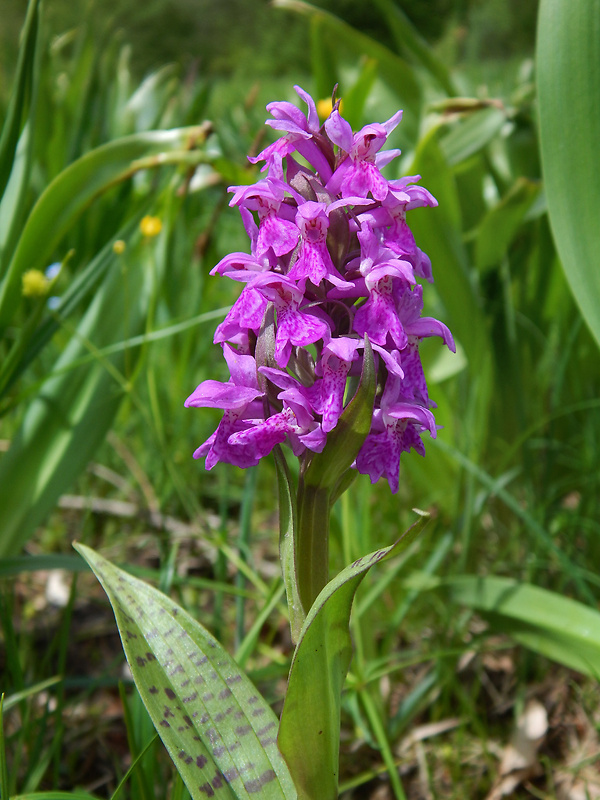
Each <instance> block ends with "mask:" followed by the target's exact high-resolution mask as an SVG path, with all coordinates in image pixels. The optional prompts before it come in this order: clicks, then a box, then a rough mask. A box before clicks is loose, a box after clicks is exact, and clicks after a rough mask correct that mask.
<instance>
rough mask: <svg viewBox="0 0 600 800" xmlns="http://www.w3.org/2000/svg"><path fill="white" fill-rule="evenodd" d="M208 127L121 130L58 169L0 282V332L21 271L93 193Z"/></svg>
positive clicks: (162, 158) (40, 265) (37, 263)
mask: <svg viewBox="0 0 600 800" xmlns="http://www.w3.org/2000/svg"><path fill="white" fill-rule="evenodd" d="M208 130H209V129H208V127H207V126H195V127H190V128H177V129H174V130H170V131H150V132H147V133H140V134H135V135H133V136H126V137H124V138H122V139H117V140H116V141H113V142H109V143H108V144H105V145H102V146H101V147H98V148H96V149H95V150H92V151H91V152H89V153H86V155H84V156H82V157H81V158H79V159H78V160H77V161H75V162H74V163H73V164H70V165H69V166H68V167H67V168H66V169H65V170H63V171H62V172H61V173H60V174H59V175H58V176H57V177H56V178H55V179H54V180H53V181H52V183H51V184H50V185H49V186H48V187H47V188H46V190H45V191H44V192H43V194H42V195H41V196H40V198H39V199H38V201H37V203H36V204H35V206H34V208H33V210H32V212H31V214H30V216H29V218H28V220H27V223H26V224H25V228H24V229H23V233H22V234H21V238H20V239H19V242H18V244H17V247H16V250H15V253H14V256H13V258H12V261H11V263H10V265H9V268H8V271H7V274H6V277H5V280H4V282H3V283H2V285H1V286H0V333H1V332H2V331H3V330H4V328H5V327H6V325H8V324H9V323H10V321H11V319H12V318H13V315H14V313H15V311H16V308H17V306H18V302H19V300H20V295H21V275H22V273H23V272H24V271H25V270H26V269H36V268H37V269H42V270H43V269H44V268H45V267H46V266H47V262H48V259H49V258H50V256H51V254H52V252H53V250H54V248H55V247H56V245H57V244H58V242H59V241H60V240H61V238H62V237H63V236H64V234H65V233H66V232H67V231H68V230H69V228H70V227H71V225H72V224H73V223H74V221H75V219H76V218H77V216H78V215H79V214H80V213H81V211H83V209H84V208H85V207H86V206H87V205H88V204H89V203H90V202H91V201H92V200H93V199H94V198H95V197H96V196H97V195H98V194H100V193H101V192H103V191H105V190H106V189H108V188H109V187H110V186H113V185H114V184H115V183H118V182H119V181H122V180H125V179H126V178H128V177H131V175H133V173H134V172H136V171H137V170H138V169H141V168H144V167H152V166H159V165H160V164H162V163H165V162H166V161H167V154H168V153H169V152H170V151H175V152H178V151H181V150H185V149H186V148H187V147H188V146H190V145H191V144H192V143H195V142H202V141H204V139H205V138H206V135H207V133H208ZM184 155H185V154H181V160H182V161H183V160H184Z"/></svg>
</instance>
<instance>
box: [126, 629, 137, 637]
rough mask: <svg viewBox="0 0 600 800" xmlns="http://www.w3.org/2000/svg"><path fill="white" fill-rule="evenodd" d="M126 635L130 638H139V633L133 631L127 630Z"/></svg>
mask: <svg viewBox="0 0 600 800" xmlns="http://www.w3.org/2000/svg"><path fill="white" fill-rule="evenodd" d="M125 636H127V638H128V639H137V633H133V632H132V631H128V630H125Z"/></svg>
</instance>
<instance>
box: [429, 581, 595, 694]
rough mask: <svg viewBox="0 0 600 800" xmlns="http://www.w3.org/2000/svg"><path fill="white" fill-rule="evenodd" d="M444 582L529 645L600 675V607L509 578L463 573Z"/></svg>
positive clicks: (457, 598) (455, 595)
mask: <svg viewBox="0 0 600 800" xmlns="http://www.w3.org/2000/svg"><path fill="white" fill-rule="evenodd" d="M440 585H441V586H442V587H447V588H448V589H449V591H450V596H451V598H452V600H453V601H454V602H456V603H460V604H461V605H466V606H468V607H469V608H473V609H476V610H477V611H479V612H480V613H482V614H484V615H485V616H486V617H488V618H489V619H490V622H491V624H492V626H493V627H495V628H500V629H501V630H503V631H505V632H507V633H509V634H510V635H511V636H512V637H513V638H514V639H516V641H518V642H520V643H521V644H523V645H525V646H526V647H529V648H530V649H531V650H534V651H536V652H538V653H541V654H542V655H544V656H547V657H548V658H551V659H553V660H554V661H558V662H559V663H561V664H564V665H565V666H567V667H570V668H571V669H576V670H579V672H582V673H583V674H584V675H589V676H590V677H593V678H600V613H599V612H598V611H596V610H595V609H593V608H589V607H588V606H585V605H584V604H583V603H579V602H577V601H576V600H571V599H569V598H568V597H564V596H563V595H561V594H557V593H555V592H550V591H548V590H547V589H540V588H538V587H537V586H532V585H530V584H527V583H519V582H518V581H515V580H512V579H511V578H496V577H493V576H488V577H485V578H480V577H477V576H471V575H465V576H462V575H459V576H456V577H453V578H447V579H444V580H443V581H441V582H440Z"/></svg>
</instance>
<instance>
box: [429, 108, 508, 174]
mask: <svg viewBox="0 0 600 800" xmlns="http://www.w3.org/2000/svg"><path fill="white" fill-rule="evenodd" d="M505 122H506V112H505V111H504V110H503V109H500V108H497V107H496V106H490V107H489V108H482V109H477V110H475V111H473V112H470V113H468V114H467V116H466V118H465V119H463V120H461V121H460V122H458V123H456V124H455V125H454V126H453V127H452V128H451V129H450V130H449V132H448V133H447V134H446V135H445V136H444V137H443V138H442V139H441V141H440V146H441V148H442V153H443V154H444V157H445V158H446V160H447V162H448V164H449V165H450V166H452V167H454V166H456V164H460V163H461V161H466V159H467V158H470V157H471V156H472V155H474V154H475V153H477V152H479V150H482V149H483V148H484V147H486V145H488V144H489V143H490V142H491V141H492V139H493V138H494V137H495V136H497V135H498V133H499V132H500V129H501V128H502V126H503V125H504V123H505Z"/></svg>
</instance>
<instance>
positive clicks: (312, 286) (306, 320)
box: [186, 86, 454, 492]
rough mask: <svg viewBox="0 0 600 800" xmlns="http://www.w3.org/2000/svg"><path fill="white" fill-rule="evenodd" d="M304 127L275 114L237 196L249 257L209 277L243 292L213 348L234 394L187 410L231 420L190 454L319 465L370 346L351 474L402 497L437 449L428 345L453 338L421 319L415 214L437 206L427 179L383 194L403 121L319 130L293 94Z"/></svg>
mask: <svg viewBox="0 0 600 800" xmlns="http://www.w3.org/2000/svg"><path fill="white" fill-rule="evenodd" d="M295 89H296V92H297V93H298V95H299V96H300V98H301V99H302V100H303V101H304V102H305V103H306V105H307V107H308V115H305V114H304V113H303V112H302V111H301V110H300V109H299V108H297V107H296V106H295V105H293V104H291V103H287V102H277V103H270V104H269V105H268V106H267V110H268V111H269V112H270V113H271V115H272V116H273V119H270V120H268V121H267V125H270V126H271V127H272V128H274V129H276V130H278V131H282V132H283V136H281V137H280V138H279V139H278V140H277V141H275V142H274V143H273V144H271V145H269V146H268V147H267V148H266V149H265V150H263V151H262V153H260V154H259V155H258V156H256V158H250V161H251V162H252V163H257V162H265V163H264V166H263V168H262V171H263V172H265V171H266V176H265V177H264V178H263V179H262V180H259V181H258V182H257V183H255V184H254V185H252V186H235V187H231V189H230V191H233V198H232V199H231V202H230V205H232V206H238V207H239V209H240V213H241V216H242V220H243V223H244V226H245V229H246V232H247V234H248V236H249V239H250V243H251V248H250V253H249V254H248V253H231V254H230V255H228V256H226V257H225V258H224V259H222V261H220V262H219V263H218V264H217V265H216V267H215V268H214V269H213V270H212V272H211V274H215V273H217V274H219V275H226V276H228V277H229V278H232V279H233V280H236V281H239V282H241V283H242V284H244V286H243V289H242V292H241V294H240V296H239V298H238V300H237V301H236V302H235V304H234V305H233V307H232V308H231V310H230V312H229V313H228V314H227V316H226V318H225V319H224V320H223V322H222V323H221V324H220V325H219V326H218V328H217V330H216V333H215V337H214V341H215V343H218V344H220V345H221V346H222V348H223V354H224V357H225V359H226V361H227V365H228V367H229V372H230V376H231V377H230V379H229V381H228V382H227V383H221V382H219V381H215V380H206V381H204V382H203V383H201V384H200V386H198V388H197V389H196V390H195V391H194V392H193V393H192V394H191V395H190V397H189V398H188V399H187V401H186V406H188V407H189V406H194V407H212V408H220V409H222V410H223V411H224V414H223V418H222V420H221V422H220V424H219V426H218V428H217V430H216V431H215V432H214V433H213V435H212V436H210V437H209V439H207V441H206V442H204V444H203V445H201V446H200V447H199V448H198V449H197V450H196V452H195V453H194V457H195V458H200V457H202V456H206V468H207V469H212V467H213V466H214V465H215V464H216V463H217V462H219V461H225V462H228V463H230V464H235V465H237V466H238V467H250V466H253V465H255V464H257V463H258V462H259V460H260V459H261V458H263V457H264V456H266V455H267V454H268V453H270V452H271V450H272V449H273V447H274V446H275V445H276V444H279V443H283V442H285V441H287V443H288V444H289V445H290V446H291V448H292V450H293V452H294V454H295V455H297V456H300V457H304V456H305V455H306V454H310V453H319V452H321V451H322V450H323V448H324V446H325V444H326V441H327V435H328V434H329V433H330V432H331V431H332V430H333V429H334V428H335V427H336V425H337V423H338V420H339V419H340V416H341V414H342V412H343V410H344V407H345V404H347V402H348V396H349V395H350V396H351V394H352V391H351V388H350V387H351V386H353V385H354V386H355V385H356V382H357V377H358V376H360V374H361V369H362V363H363V358H364V350H365V339H366V337H368V339H369V341H370V343H371V346H372V348H373V352H374V358H375V364H376V368H377V393H376V398H375V404H374V408H373V420H372V425H371V430H370V433H369V434H368V436H367V438H366V439H365V441H364V443H363V444H362V447H361V448H360V450H359V452H358V453H357V454H356V458H355V461H354V463H353V467H355V468H356V469H357V470H358V471H359V472H361V473H363V474H366V475H369V477H370V479H371V481H372V482H373V483H374V482H375V481H376V480H378V479H379V478H380V477H382V476H384V477H385V478H386V479H387V480H388V481H389V484H390V488H391V490H392V491H393V492H396V491H397V490H398V474H399V468H400V454H401V453H402V452H403V451H408V450H409V449H410V448H414V449H415V450H416V451H417V452H419V453H421V454H422V455H424V453H425V450H424V445H423V442H422V440H421V433H422V432H423V431H429V433H430V434H431V436H434V437H435V435H436V424H435V420H434V416H433V414H432V411H431V408H432V407H433V403H432V402H431V401H430V399H429V396H428V393H427V385H426V382H425V377H424V375H423V369H422V366H421V361H420V358H419V343H420V341H421V340H422V339H423V338H424V337H428V336H440V337H441V338H442V339H443V341H444V342H445V343H446V345H447V346H448V347H449V348H450V349H451V350H454V342H453V340H452V336H451V334H450V331H449V330H448V328H447V327H446V326H445V325H444V324H443V323H441V322H439V321H438V320H436V319H433V318H430V317H423V316H421V314H422V310H423V299H422V285H421V284H420V283H418V280H419V279H422V280H424V281H429V282H431V281H432V274H431V264H430V261H429V259H428V257H427V256H426V255H425V254H424V253H423V252H422V251H421V250H420V249H419V248H418V247H417V246H416V244H415V240H414V237H413V235H412V233H411V231H410V229H409V227H408V225H407V222H406V212H407V211H409V210H410V209H412V208H417V207H419V206H435V205H437V202H436V200H435V199H434V198H433V197H432V196H431V194H430V193H429V192H428V191H427V190H426V189H424V188H422V187H420V186H418V185H417V184H416V181H418V180H419V176H416V177H405V178H401V179H400V180H387V179H386V178H384V177H383V175H382V174H381V171H380V170H381V168H382V167H384V166H385V165H386V164H388V163H389V162H390V161H392V159H394V158H395V157H396V156H398V155H399V153H400V151H399V150H387V151H382V147H383V145H384V144H385V142H386V139H387V137H388V136H389V134H390V133H391V132H392V131H393V130H394V128H395V127H396V126H397V125H398V123H399V122H400V120H401V117H402V112H398V113H397V114H395V115H394V116H393V117H391V119H389V120H388V121H387V122H384V123H382V124H378V123H373V124H370V125H366V126H365V127H364V128H362V130H360V131H358V133H353V132H352V129H351V127H350V125H349V123H348V122H347V121H346V120H345V119H344V118H343V117H342V116H341V115H340V112H339V108H338V106H339V104H338V103H336V104H335V106H334V108H333V110H332V112H331V114H330V115H329V117H328V118H327V119H326V120H325V122H324V124H323V125H321V124H320V122H319V118H318V115H317V110H316V107H315V103H314V101H313V99H312V98H311V97H310V96H309V95H308V94H307V93H306V92H304V91H303V90H302V89H301V88H300V87H298V86H296V87H295Z"/></svg>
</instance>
